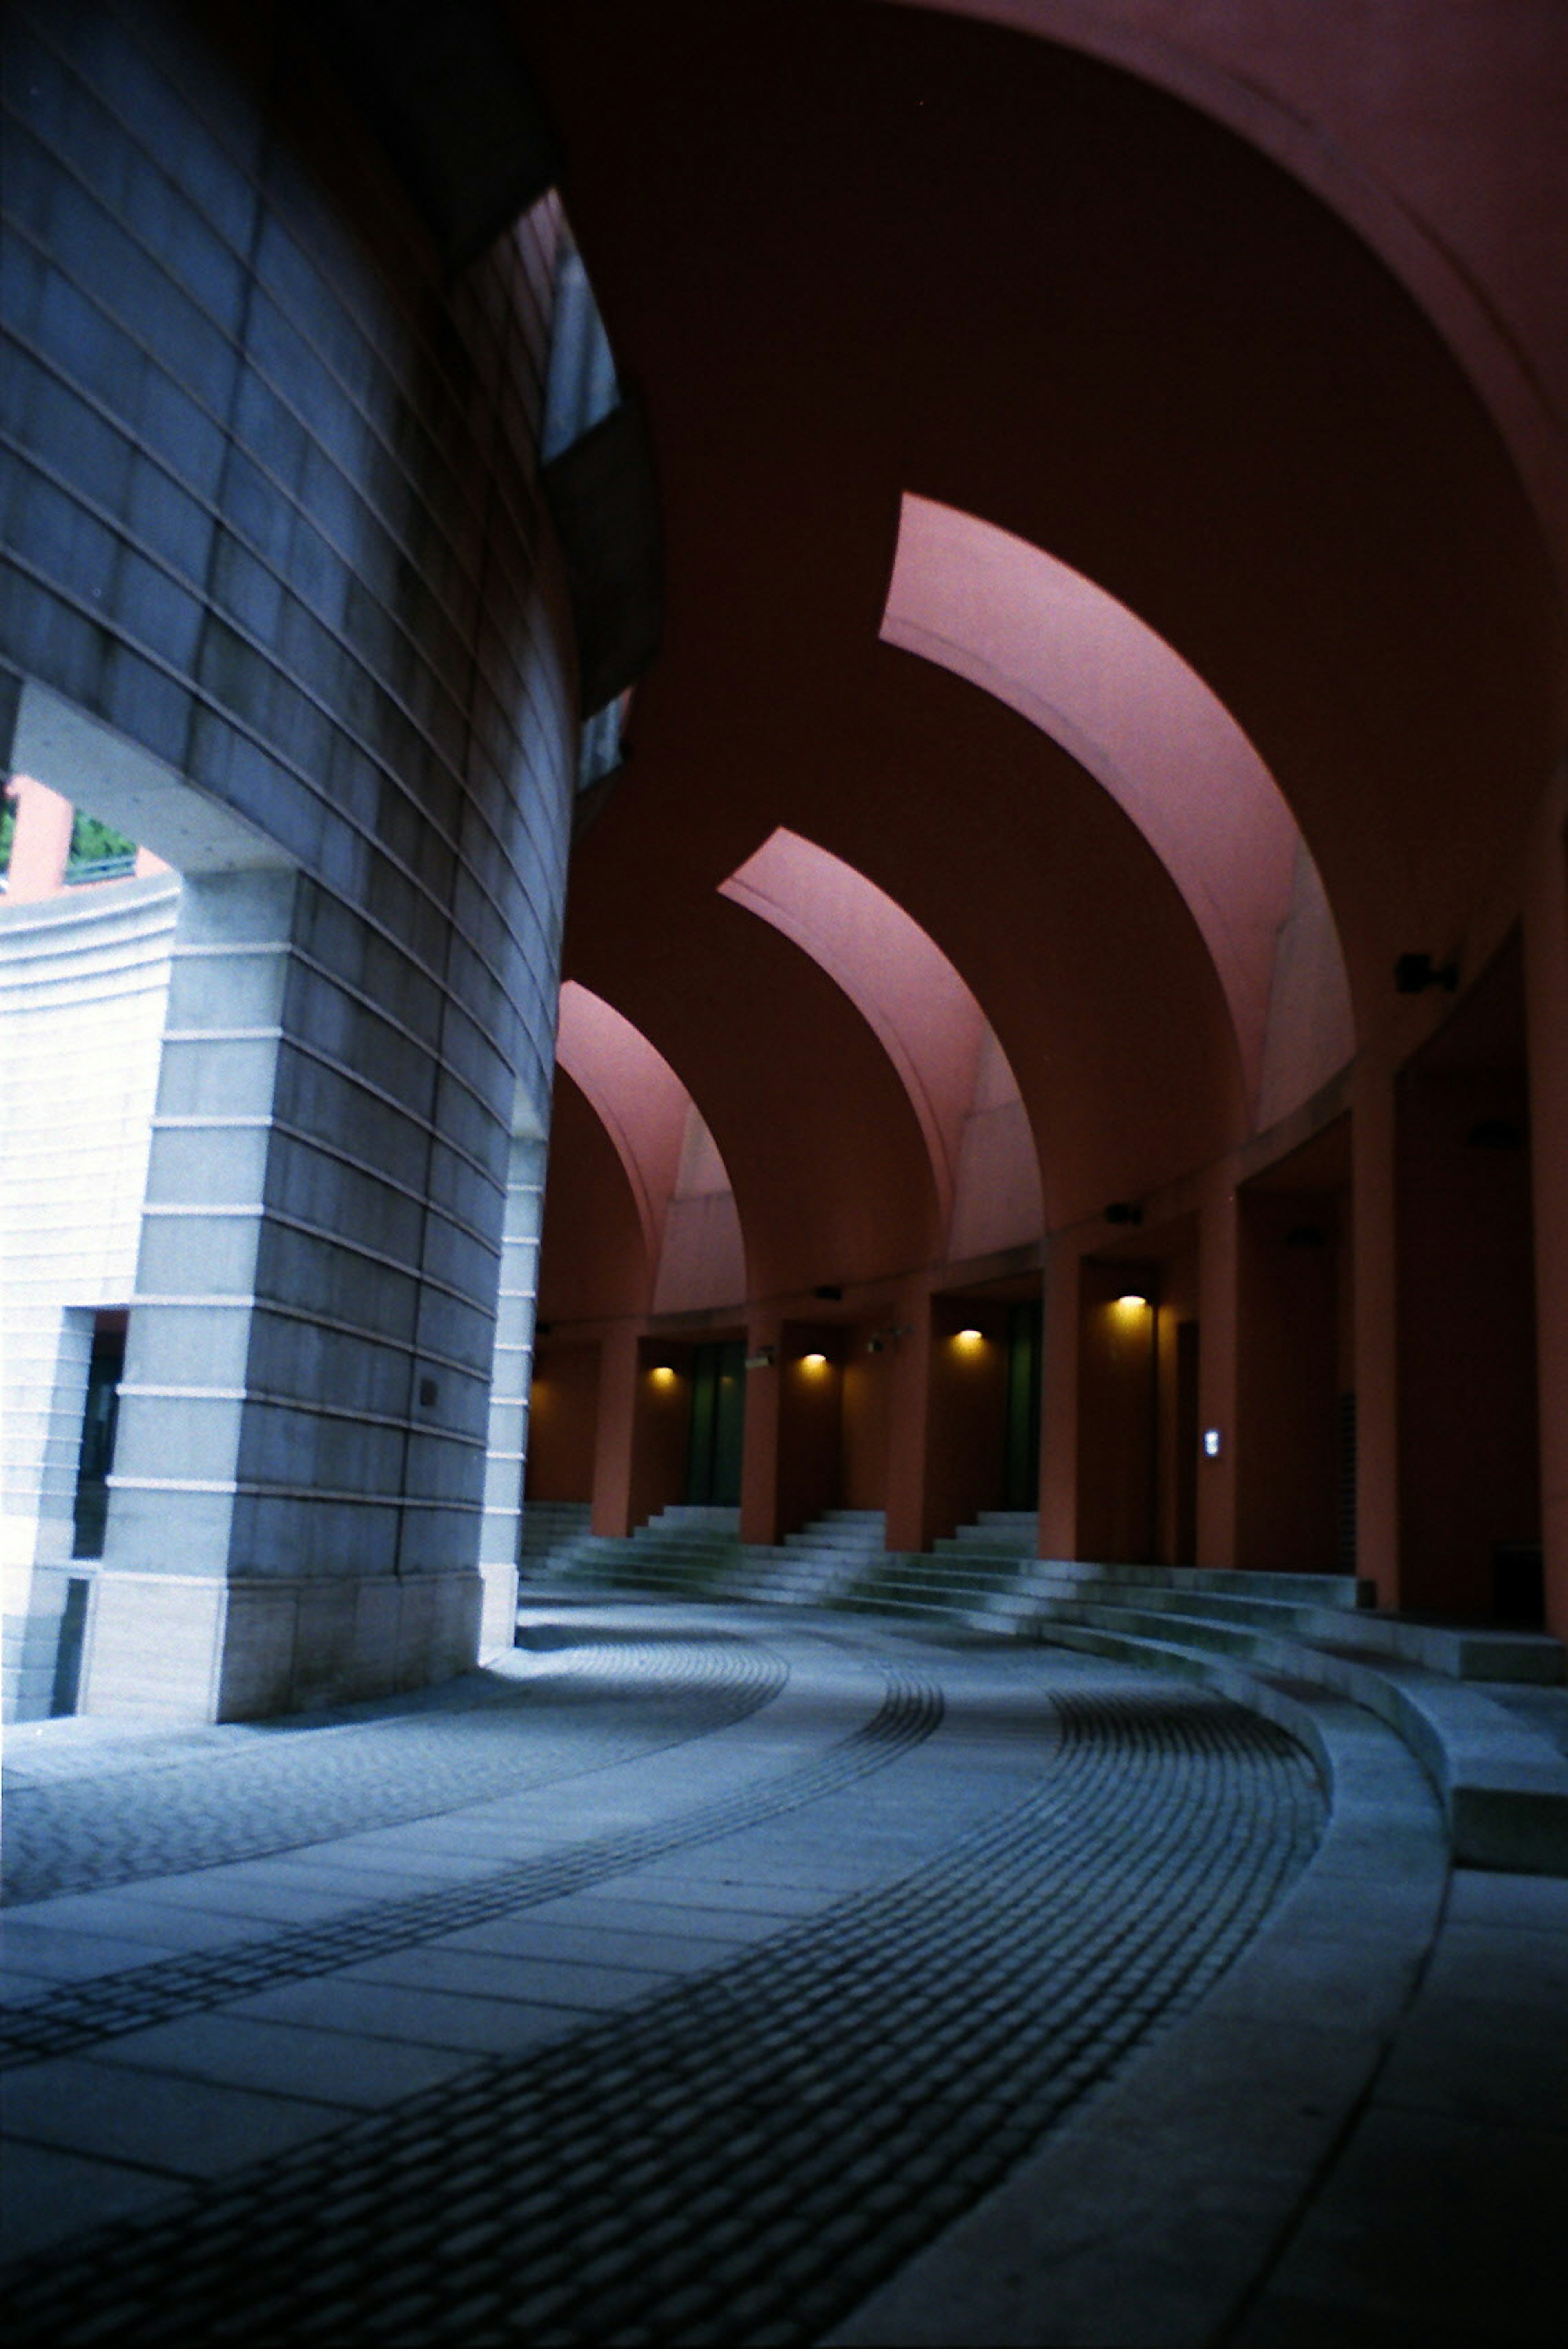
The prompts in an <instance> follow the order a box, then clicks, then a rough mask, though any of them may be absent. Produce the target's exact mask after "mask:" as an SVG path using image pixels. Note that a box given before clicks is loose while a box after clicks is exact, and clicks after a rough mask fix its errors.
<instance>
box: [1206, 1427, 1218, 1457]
mask: <svg viewBox="0 0 1568 2349" xmlns="http://www.w3.org/2000/svg"><path fill="white" fill-rule="evenodd" d="M1203 1457H1204V1458H1205V1460H1218V1459H1219V1457H1220V1430H1219V1429H1218V1428H1217V1427H1206V1428H1205V1429H1204V1431H1203Z"/></svg>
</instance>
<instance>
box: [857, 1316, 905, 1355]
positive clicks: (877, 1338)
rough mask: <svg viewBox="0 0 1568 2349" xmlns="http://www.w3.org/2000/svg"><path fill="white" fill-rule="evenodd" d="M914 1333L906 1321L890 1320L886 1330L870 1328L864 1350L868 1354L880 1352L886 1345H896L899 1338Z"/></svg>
mask: <svg viewBox="0 0 1568 2349" xmlns="http://www.w3.org/2000/svg"><path fill="white" fill-rule="evenodd" d="M914 1334H915V1333H914V1330H912V1329H911V1328H910V1326H909V1323H908V1322H907V1321H904V1322H899V1321H890V1322H889V1323H888V1327H887V1328H886V1330H872V1332H871V1335H870V1336H869V1337H868V1338H867V1340H866V1351H867V1353H868V1354H880V1353H882V1352H883V1351H884V1350H886V1349H887V1348H888V1346H896V1345H898V1343H899V1341H900V1340H902V1339H905V1338H912V1337H913V1336H914Z"/></svg>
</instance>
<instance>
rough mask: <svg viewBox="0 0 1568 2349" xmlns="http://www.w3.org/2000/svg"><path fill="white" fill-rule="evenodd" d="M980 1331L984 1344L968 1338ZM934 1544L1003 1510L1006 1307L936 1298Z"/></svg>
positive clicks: (930, 1477) (929, 1484)
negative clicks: (984, 1515) (985, 1512)
mask: <svg viewBox="0 0 1568 2349" xmlns="http://www.w3.org/2000/svg"><path fill="white" fill-rule="evenodd" d="M971 1331H978V1333H979V1337H978V1342H977V1341H976V1340H974V1339H973V1338H971V1337H970V1336H969V1334H968V1333H969V1332H971ZM929 1424H930V1433H929V1445H928V1451H927V1458H926V1510H927V1520H928V1523H929V1528H930V1532H929V1538H930V1539H931V1540H933V1541H934V1540H935V1539H937V1538H938V1537H939V1536H940V1535H943V1534H950V1533H951V1532H953V1530H954V1529H955V1527H957V1526H961V1525H968V1524H971V1523H972V1521H973V1520H974V1518H975V1517H977V1516H979V1514H980V1512H981V1509H995V1508H1000V1507H1001V1506H1002V1499H1003V1496H1004V1483H1005V1475H1006V1459H1007V1450H1006V1447H1007V1309H1006V1307H1005V1306H1004V1305H992V1304H986V1305H977V1304H975V1303H974V1302H973V1301H972V1299H968V1300H966V1299H963V1298H951V1297H938V1298H933V1299H932V1300H931V1364H930V1423H929Z"/></svg>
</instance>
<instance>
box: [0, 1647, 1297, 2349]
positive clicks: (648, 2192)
mask: <svg viewBox="0 0 1568 2349" xmlns="http://www.w3.org/2000/svg"><path fill="white" fill-rule="evenodd" d="M1057 1710H1058V1713H1059V1727H1060V1740H1059V1744H1058V1746H1057V1747H1056V1749H1055V1751H1054V1754H1053V1755H1052V1759H1051V1763H1050V1765H1049V1767H1048V1769H1047V1771H1046V1773H1045V1775H1044V1777H1043V1779H1042V1781H1041V1784H1040V1785H1039V1786H1038V1787H1037V1788H1036V1789H1034V1790H1033V1792H1032V1793H1031V1794H1030V1795H1028V1796H1026V1797H1025V1798H1024V1799H1023V1801H1022V1802H1021V1803H1019V1804H1017V1805H1016V1806H1013V1807H1012V1809H1010V1810H1009V1811H1007V1812H1005V1813H1003V1814H1001V1815H998V1816H994V1817H992V1819H990V1820H989V1821H987V1822H986V1823H985V1824H984V1825H983V1826H981V1827H980V1828H979V1829H977V1830H976V1831H974V1832H973V1833H971V1835H969V1836H967V1837H964V1838H963V1839H962V1840H961V1842H960V1843H959V1844H958V1845H957V1846H955V1847H951V1848H950V1849H948V1850H946V1851H944V1852H942V1853H940V1854H939V1855H937V1856H936V1857H933V1858H932V1859H931V1860H930V1861H929V1862H928V1863H926V1864H925V1865H924V1866H922V1867H919V1868H916V1869H915V1870H913V1871H912V1872H911V1873H910V1874H909V1875H908V1876H907V1877H904V1878H900V1879H898V1881H897V1882H895V1883H894V1884H892V1885H891V1886H888V1887H885V1888H880V1889H876V1890H873V1891H870V1892H867V1893H865V1894H860V1895H855V1896H852V1897H850V1898H848V1899H846V1900H844V1901H842V1902H840V1903H838V1904H836V1907H835V1908H834V1909H831V1910H829V1911H828V1912H826V1914H825V1915H824V1916H822V1917H821V1918H818V1919H816V1920H810V1921H808V1922H806V1923H804V1924H802V1925H801V1926H799V1927H797V1928H794V1929H793V1930H788V1931H786V1932H784V1933H783V1934H781V1935H779V1936H777V1937H775V1938H774V1939H773V1940H769V1941H768V1942H766V1943H764V1944H762V1945H759V1946H758V1947H757V1948H755V1949H753V1950H751V1951H746V1952H745V1953H743V1954H742V1955H741V1956H739V1957H737V1958H734V1959H733V1960H732V1961H728V1962H726V1963H724V1964H722V1965H720V1966H718V1967H715V1968H714V1969H712V1970H711V1971H708V1972H706V1973H703V1974H700V1975H697V1976H694V1977H691V1978H689V1979H688V1980H686V1981H684V1982H680V1983H679V1984H677V1985H675V1986H674V1987H672V1988H670V1989H669V1990H665V1991H661V1992H658V1993H656V1994H653V1995H651V1996H650V1997H649V1998H648V1999H647V2000H645V2001H643V2002H639V2004H638V2005H637V2006H635V2007H631V2008H628V2009H625V2010H623V2011H622V2012H621V2013H618V2014H617V2015H615V2016H613V2017H609V2018H607V2019H606V2020H605V2021H604V2022H603V2023H597V2024H594V2025H590V2026H589V2027H587V2028H586V2029H585V2030H583V2031H581V2032H579V2033H576V2034H575V2035H574V2036H573V2037H571V2038H570V2039H567V2040H564V2041H559V2042H556V2043H554V2044H550V2045H547V2046H545V2047H543V2048H539V2049H535V2050H533V2051H531V2052H530V2053H529V2054H527V2055H526V2056H524V2057H521V2058H507V2059H497V2060H494V2061H490V2062H486V2063H484V2064H479V2065H476V2066H475V2067H474V2068H473V2069H472V2071H470V2072H468V2073H465V2074H464V2075H462V2077H461V2078H460V2079H458V2080H457V2081H455V2082H449V2083H447V2084H445V2085H443V2086H441V2087H440V2088H438V2089H434V2090H431V2091H430V2092H428V2093H426V2094H423V2095H418V2096H414V2097H410V2099H408V2100H407V2101H406V2102H405V2103H403V2104H401V2105H400V2106H396V2107H394V2108H393V2109H392V2110H390V2111H389V2112H388V2113H384V2114H381V2115H379V2116H375V2117H373V2118H370V2119H368V2120H363V2121H355V2122H352V2123H349V2124H347V2125H346V2126H345V2127H343V2128H341V2129H339V2130H337V2131H335V2132H334V2133H333V2134H332V2135H331V2136H330V2137H325V2138H322V2139H318V2140H317V2141H316V2142H315V2143H314V2144H312V2145H311V2146H310V2147H306V2148H304V2149H301V2150H296V2151H295V2152H292V2153H289V2154H286V2155H282V2156H279V2157H277V2158H274V2159H271V2160H268V2161H265V2162H261V2163H258V2164H256V2165H254V2167H253V2168H250V2169H249V2170H247V2171H245V2172H244V2173H243V2174H240V2175H238V2176H236V2177H234V2178H230V2179H229V2180H227V2181H225V2182H223V2184H221V2185H219V2186H217V2187H215V2188H213V2189H211V2190H210V2191H208V2192H205V2193H198V2194H194V2195H192V2196H191V2197H190V2198H188V2199H184V2200H182V2203H181V2204H180V2206H179V2207H178V2208H177V2209H166V2210H165V2212H164V2214H163V2215H161V2217H158V2218H156V2219H153V2220H149V2221H146V2222H140V2223H139V2222H137V2221H134V2220H130V2221H126V2222H123V2223H120V2224H119V2225H116V2226H111V2227H109V2228H106V2229H104V2230H99V2232H98V2233H97V2234H96V2235H94V2236H93V2237H90V2238H88V2239H86V2240H84V2241H82V2242H80V2243H78V2245H76V2246H74V2247H73V2248H72V2249H71V2250H70V2251H68V2252H67V2253H66V2254H64V2255H63V2256H62V2257H61V2258H59V2259H58V2260H55V2261H51V2260H50V2259H48V2258H47V2257H46V2258H42V2259H39V2260H37V2261H33V2262H31V2263H29V2264H28V2265H27V2266H26V2267H25V2268H19V2269H18V2270H16V2271H14V2274H13V2278H12V2282H11V2288H10V2292H9V2305H10V2310H11V2323H12V2332H13V2337H14V2338H16V2339H17V2340H19V2341H29V2340H43V2339H45V2338H47V2339H48V2340H49V2341H50V2342H52V2343H53V2342H60V2343H70V2342H74V2341H78V2340H83V2341H85V2340H88V2339H96V2338H98V2337H100V2335H104V2336H109V2335H112V2336H113V2337H116V2338H124V2339H129V2340H133V2341H134V2340H144V2341H161V2340H173V2339H179V2338H185V2337H187V2336H189V2335H191V2334H196V2335H199V2336H201V2337H203V2338H205V2337H212V2338H214V2339H223V2338H234V2339H236V2340H245V2339H251V2340H272V2339H278V2338H287V2339H289V2340H295V2339H299V2340H310V2339H312V2338H322V2339H327V2340H342V2339H345V2338H348V2339H353V2340H355V2341H360V2340H364V2341H388V2342H406V2341H410V2340H419V2341H421V2343H422V2342H426V2341H429V2342H448V2341H450V2342H453V2343H458V2342H462V2343H465V2344H466V2343H485V2342H526V2343H528V2344H534V2343H548V2342H559V2343H563V2344H573V2343H577V2342H584V2343H590V2342H601V2341H604V2340H606V2339H624V2340H627V2341H628V2342H629V2341H640V2342H652V2343H662V2342H679V2343H682V2344H684V2343H691V2344H707V2343H721V2342H727V2341H732V2340H735V2339H737V2338H742V2339H746V2340H749V2341H753V2342H756V2343H763V2342H767V2343H781V2344H785V2343H796V2342H799V2343H805V2342H809V2341H811V2340H813V2339H814V2338H815V2337H816V2336H817V2335H819V2334H820V2333H824V2332H826V2330H827V2329H829V2327H830V2326H831V2325H832V2324H833V2323H836V2321H837V2320H838V2319H839V2318H841V2317H842V2316H843V2315H844V2314H845V2313H846V2312H847V2311H848V2310H849V2309H851V2308H853V2307H854V2306H855V2305H856V2303H857V2302H858V2301H860V2300H861V2299H862V2298H863V2297H864V2296H865V2294H866V2293H867V2292H868V2291H869V2290H870V2289H872V2288H873V2287H874V2286H875V2285H876V2284H877V2282H880V2281H881V2280H882V2279H883V2278H885V2277H886V2276H887V2275H888V2273H890V2272H891V2271H893V2270H894V2269H895V2268H896V2267H898V2265H899V2264H901V2262H902V2261H904V2260H905V2259H906V2258H907V2257H908V2256H909V2253H910V2252H911V2251H914V2250H915V2249H916V2248H917V2247H918V2246H919V2244H920V2243H922V2242H923V2241H925V2240H928V2239H929V2236H930V2235H931V2234H932V2233H933V2232H934V2231H935V2230H937V2229H939V2228H940V2227H941V2226H943V2225H944V2224H946V2223H947V2221H948V2220H950V2219H952V2218H954V2217H956V2216H957V2215H958V2213H959V2212H960V2211H961V2210H962V2209H966V2208H967V2207H968V2206H969V2205H971V2203H972V2202H974V2201H975V2200H976V2199H978V2198H979V2197H980V2196H981V2195H982V2194H984V2193H986V2192H987V2191H989V2190H990V2189H992V2187H993V2186H994V2185H996V2184H997V2183H998V2182H999V2180H1000V2179H1001V2178H1002V2176H1003V2174H1004V2173H1005V2171H1006V2170H1007V2169H1008V2168H1009V2167H1010V2166H1011V2165H1012V2163H1013V2161H1014V2160H1016V2158H1018V2157H1019V2156H1020V2155H1021V2154H1022V2153H1023V2152H1024V2151H1025V2150H1027V2149H1028V2148H1029V2147H1031V2146H1033V2145H1034V2144H1035V2143H1036V2142H1037V2141H1038V2139H1039V2138H1040V2137H1041V2136H1042V2134H1043V2133H1044V2131H1045V2130H1047V2129H1048V2128H1050V2127H1052V2126H1053V2124H1054V2123H1055V2122H1056V2121H1058V2120H1059V2119H1060V2118H1061V2117H1062V2116H1063V2115H1064V2113H1066V2112H1067V2111H1068V2110H1069V2109H1070V2108H1071V2107H1072V2106H1074V2105H1075V2104H1076V2103H1077V2102H1078V2101H1079V2100H1081V2099H1082V2097H1083V2096H1084V2095H1085V2093H1086V2092H1088V2091H1089V2090H1091V2089H1093V2088H1094V2087H1096V2085H1098V2084H1101V2083H1103V2082H1104V2081H1106V2079H1107V2078H1108V2077H1109V2076H1110V2075H1112V2074H1113V2073H1114V2072H1115V2071H1116V2069H1117V2068H1118V2067H1119V2066H1121V2065H1122V2064H1124V2063H1125V2062H1126V2060H1127V2057H1128V2055H1129V2054H1131V2053H1132V2052H1133V2051H1134V2050H1136V2049H1137V2048H1138V2047H1140V2046H1141V2045H1143V2044H1146V2043H1147V2041H1148V2039H1149V2038H1150V2036H1151V2035H1152V2034H1154V2033H1157V2032H1158V2031H1161V2030H1163V2029H1164V2028H1166V2027H1167V2026H1168V2024H1169V2023H1172V2022H1174V2021H1175V2020H1176V2019H1177V2018H1178V2017H1179V2015H1181V2014H1183V2013H1187V2012H1188V2011H1189V2009H1190V2008H1191V2006H1192V2005H1193V2004H1194V2003H1195V2002H1196V2001H1197V2000H1198V1998H1199V1996H1201V1994H1202V1992H1204V1990H1205V1989H1206V1988H1207V1987H1208V1986H1209V1984H1210V1982H1212V1981H1213V1980H1214V1978H1215V1976H1216V1975H1217V1974H1218V1973H1219V1972H1220V1971H1222V1970H1223V1969H1224V1967H1225V1966H1226V1965H1227V1964H1228V1963H1229V1962H1230V1961H1231V1959H1232V1958H1233V1957H1234V1956H1235V1955H1236V1954H1237V1952H1238V1951H1240V1950H1241V1948H1242V1947H1243V1946H1244V1945H1245V1943H1246V1941H1247V1940H1248V1939H1249V1938H1250V1936H1251V1933H1252V1932H1253V1930H1255V1928H1256V1926H1257V1925H1258V1923H1259V1922H1260V1921H1261V1920H1262V1917H1263V1916H1264V1914H1265V1913H1266V1911H1267V1909H1268V1908H1269V1906H1270V1904H1271V1902H1272V1900H1273V1899H1275V1898H1276V1897H1277V1895H1278V1893H1279V1892H1280V1890H1281V1889H1282V1888H1283V1886H1284V1885H1285V1884H1287V1883H1288V1882H1289V1881H1290V1880H1291V1879H1292V1878H1293V1876H1294V1875H1295V1874H1296V1873H1297V1872H1298V1871H1299V1870H1300V1868H1302V1867H1303V1864H1304V1862H1305V1861H1306V1859H1307V1857H1309V1855H1310V1852H1311V1850H1312V1848H1313V1847H1314V1843H1315V1840H1316V1837H1317V1835H1318V1832H1319V1830H1320V1827H1321V1824H1322V1816H1323V1805H1322V1797H1321V1795H1320V1793H1319V1790H1318V1785H1317V1780H1316V1777H1315V1774H1314V1771H1313V1769H1312V1768H1311V1765H1310V1764H1308V1762H1307V1761H1306V1758H1305V1757H1304V1755H1303V1754H1302V1752H1301V1750H1300V1749H1299V1748H1297V1747H1295V1746H1294V1745H1293V1744H1292V1743H1291V1742H1290V1740H1288V1739H1287V1738H1286V1737H1285V1736H1284V1735H1283V1734H1282V1733H1281V1732H1279V1731H1277V1730H1275V1729H1273V1728H1272V1725H1271V1724H1269V1723H1265V1722H1262V1721H1261V1720H1259V1719H1257V1718H1256V1717H1254V1716H1251V1715H1249V1714H1246V1713H1242V1712H1241V1711H1240V1709H1239V1708H1236V1707H1233V1706H1231V1705H1229V1704H1228V1703H1226V1702H1224V1701H1223V1700H1220V1699H1216V1698H1212V1697H1209V1696H1207V1695H1198V1694H1189V1693H1182V1694H1179V1695H1176V1694H1172V1693H1169V1692H1164V1691H1160V1692H1152V1693H1147V1694H1146V1693H1143V1692H1139V1693H1137V1695H1133V1694H1130V1693H1129V1694H1127V1695H1118V1694H1116V1693H1114V1692H1113V1693H1112V1694H1109V1695H1095V1696H1076V1695H1075V1696H1069V1697H1065V1698H1062V1699H1059V1700H1058V1701H1057Z"/></svg>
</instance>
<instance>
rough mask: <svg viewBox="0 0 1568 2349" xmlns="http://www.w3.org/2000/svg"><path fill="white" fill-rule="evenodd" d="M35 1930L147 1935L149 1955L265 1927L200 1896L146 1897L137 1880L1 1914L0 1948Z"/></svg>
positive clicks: (130, 1937)
mask: <svg viewBox="0 0 1568 2349" xmlns="http://www.w3.org/2000/svg"><path fill="white" fill-rule="evenodd" d="M37 1930H56V1931H61V1932H66V1933H78V1932H79V1933H83V1934H86V1935H87V1936H88V1937H89V1938H90V1939H93V1940H112V1941H130V1942H137V1941H146V1942H148V1943H150V1944H151V1949H150V1951H149V1955H150V1956H158V1955H162V1954H167V1953H168V1952H169V1951H171V1950H208V1949H216V1948H220V1947H222V1946H223V1943H225V1942H228V1941H243V1940H249V1939H253V1938H254V1936H255V1935H256V1934H257V1933H259V1932H262V1931H265V1925H264V1924H263V1922H262V1921H261V1920H257V1919H255V1918H251V1917H234V1916H224V1915H223V1914H222V1912H221V1911H214V1910H213V1908H212V1906H211V1904H210V1903H209V1902H207V1901H204V1900H203V1901H202V1903H201V1904H200V1905H199V1906H186V1907H184V1908H180V1907H177V1906H174V1905H171V1903H170V1902H168V1901H167V1900H158V1899H143V1898H142V1894H141V1888H140V1885H138V1886H135V1887H127V1888H125V1889H123V1890H122V1889H115V1890H113V1891H108V1892H63V1893H60V1894H58V1895H57V1897H56V1898H55V1899H52V1900H36V1901H29V1902H28V1904H27V1906H26V1909H10V1910H8V1911H6V1912H5V1914H4V1915H3V1916H0V1953H3V1952H4V1951H5V1948H6V1945H7V1941H8V1940H9V1939H10V1938H11V1937H13V1936H14V1937H15V1940H16V1945H17V1946H18V1947H21V1946H23V1945H24V1944H25V1940H26V1934H27V1933H28V1932H33V1931H37Z"/></svg>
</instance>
